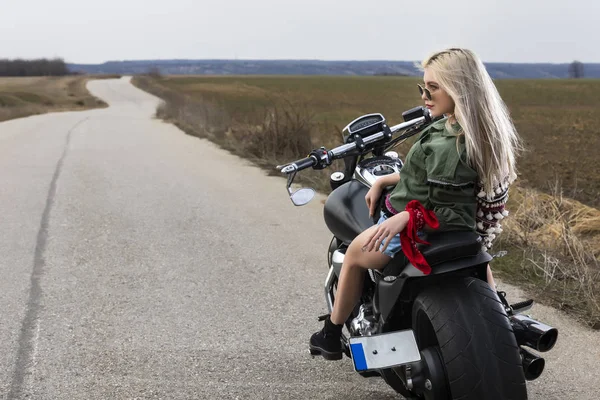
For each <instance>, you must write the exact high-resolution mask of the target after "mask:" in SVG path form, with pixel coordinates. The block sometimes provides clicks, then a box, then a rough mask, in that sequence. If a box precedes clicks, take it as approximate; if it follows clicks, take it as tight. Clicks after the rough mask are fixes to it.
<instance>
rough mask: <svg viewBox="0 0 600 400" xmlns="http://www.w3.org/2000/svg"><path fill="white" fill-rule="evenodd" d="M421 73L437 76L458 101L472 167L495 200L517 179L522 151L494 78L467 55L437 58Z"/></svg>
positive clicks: (445, 54) (454, 53)
mask: <svg viewBox="0 0 600 400" xmlns="http://www.w3.org/2000/svg"><path fill="white" fill-rule="evenodd" d="M422 67H423V69H425V68H428V69H429V70H430V71H431V72H433V74H434V76H435V79H436V80H437V82H438V83H439V85H440V87H441V88H443V89H444V90H445V91H446V92H447V93H448V95H449V96H450V97H451V98H452V100H453V101H454V118H455V119H456V121H457V122H458V123H459V125H460V126H461V128H462V130H463V132H464V137H465V146H466V149H467V157H468V161H469V163H470V164H471V166H472V167H473V168H474V169H475V170H476V171H477V174H478V175H479V181H480V184H481V185H482V186H483V189H484V191H485V192H486V194H487V195H488V197H493V194H494V188H496V187H497V186H501V187H502V188H506V187H508V185H509V184H510V183H512V182H513V181H514V180H515V179H516V178H517V170H516V157H517V154H518V152H519V151H520V150H521V149H522V147H521V142H520V139H519V136H518V134H517V131H516V129H515V126H514V125H513V122H512V120H511V118H510V114H509V112H508V108H507V107H506V104H504V101H502V98H501V97H500V94H499V93H498V90H497V89H496V86H495V85H494V82H493V81H492V78H490V76H489V74H488V73H487V70H486V69H485V66H484V65H483V63H482V62H481V60H480V59H479V57H477V55H475V53H473V52H472V51H470V50H466V49H457V48H452V49H447V50H443V51H440V52H437V53H435V54H433V55H432V56H430V57H429V58H427V59H426V60H425V61H423V64H422ZM448 123H450V118H449V121H448Z"/></svg>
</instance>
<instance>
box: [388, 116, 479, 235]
mask: <svg viewBox="0 0 600 400" xmlns="http://www.w3.org/2000/svg"><path fill="white" fill-rule="evenodd" d="M446 122H447V118H444V119H442V120H440V121H436V122H434V123H433V124H431V125H429V126H428V127H427V128H425V129H424V130H423V132H421V135H420V136H419V139H418V140H417V142H416V143H415V144H414V145H413V146H412V148H411V149H410V151H409V152H408V155H407V156H406V160H405V163H404V166H403V167H402V169H401V170H400V181H399V182H398V184H397V185H396V187H395V188H394V190H393V191H392V193H391V196H390V202H391V204H392V206H393V207H394V208H395V209H396V210H398V211H403V210H404V209H405V208H406V205H407V204H408V202H409V201H411V200H418V201H419V202H420V203H421V204H423V206H424V207H425V208H426V209H429V210H433V211H434V212H435V215H436V216H437V218H438V220H439V222H440V227H439V229H438V230H439V231H442V230H444V231H448V230H475V213H476V210H477V197H476V193H475V184H476V181H477V172H476V171H475V170H474V169H473V168H471V167H470V166H469V165H468V163H467V153H466V148H465V143H464V139H465V138H464V136H463V135H457V134H456V133H455V132H452V131H450V130H448V128H446ZM452 129H454V130H456V131H458V130H459V129H460V126H458V125H457V124H456V125H453V127H452ZM457 142H458V143H457Z"/></svg>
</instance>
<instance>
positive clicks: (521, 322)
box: [509, 315, 558, 352]
mask: <svg viewBox="0 0 600 400" xmlns="http://www.w3.org/2000/svg"><path fill="white" fill-rule="evenodd" d="M509 319H510V324H511V325H512V328H513V332H514V333H515V337H516V338H517V343H518V344H519V346H527V347H531V348H532V349H535V350H537V351H541V352H545V351H548V350H550V349H552V348H553V347H554V345H555V344H556V340H557V339H558V330H557V329H556V328H553V327H551V326H548V325H545V324H542V323H541V322H538V321H536V320H534V319H531V318H529V317H526V316H524V315H511V316H510V317H509Z"/></svg>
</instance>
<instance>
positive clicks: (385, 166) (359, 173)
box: [354, 162, 400, 187]
mask: <svg viewBox="0 0 600 400" xmlns="http://www.w3.org/2000/svg"><path fill="white" fill-rule="evenodd" d="M383 170H387V171H389V173H387V174H384V175H379V176H378V175H376V174H375V173H376V172H379V171H383ZM398 173H400V168H399V166H398V165H397V164H396V165H390V164H389V163H386V162H382V163H381V164H378V165H374V166H370V167H368V168H361V167H359V166H357V167H356V169H355V170H354V179H356V180H358V181H359V182H361V183H362V184H364V185H366V186H367V187H371V186H373V184H374V183H375V181H376V180H377V179H380V178H382V177H384V176H388V175H392V174H398Z"/></svg>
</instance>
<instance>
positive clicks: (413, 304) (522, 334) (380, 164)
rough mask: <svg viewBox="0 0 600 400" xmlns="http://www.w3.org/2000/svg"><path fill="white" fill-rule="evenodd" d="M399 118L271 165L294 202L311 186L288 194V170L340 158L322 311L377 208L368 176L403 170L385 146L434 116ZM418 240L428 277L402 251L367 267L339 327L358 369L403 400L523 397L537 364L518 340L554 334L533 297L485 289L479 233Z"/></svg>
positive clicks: (379, 120) (371, 121) (541, 341)
mask: <svg viewBox="0 0 600 400" xmlns="http://www.w3.org/2000/svg"><path fill="white" fill-rule="evenodd" d="M402 116H403V118H404V121H405V122H403V123H401V124H399V125H396V126H392V127H390V126H388V125H387V123H386V120H385V118H384V117H383V115H381V114H368V115H364V116H362V117H359V118H357V119H355V120H354V121H352V122H351V123H350V124H348V126H346V127H345V128H344V130H343V134H344V141H345V144H343V145H341V146H339V147H336V148H334V149H331V150H327V149H325V148H323V147H321V148H319V149H315V150H313V151H312V152H311V153H310V154H309V156H308V157H306V158H303V159H301V160H298V161H295V162H293V163H290V164H286V165H281V166H278V167H277V168H278V169H279V170H281V172H282V173H284V174H286V175H287V176H288V183H287V190H288V193H289V195H290V199H291V200H292V202H293V203H294V204H295V205H297V206H301V205H304V204H307V203H308V202H309V201H310V200H311V199H312V198H313V196H314V191H313V190H312V189H307V188H303V189H300V190H297V191H295V192H292V190H291V185H292V182H293V180H294V177H295V175H296V173H297V172H298V171H301V170H303V169H307V168H314V169H323V168H326V167H328V166H330V165H331V164H332V162H333V161H334V160H337V159H343V163H344V170H343V171H338V172H334V173H333V174H331V179H330V184H331V189H332V192H331V193H330V194H329V196H328V198H327V201H326V202H325V207H324V217H325V223H326V224H327V227H328V228H329V230H330V231H331V232H332V233H333V239H332V240H331V243H330V245H329V252H328V264H329V265H328V268H329V271H328V273H327V278H326V282H325V299H326V302H327V307H328V308H329V311H330V312H331V310H332V309H333V304H334V303H335V296H336V288H337V282H338V277H339V276H340V272H341V269H342V263H343V260H344V254H345V251H346V249H347V248H348V246H349V244H350V242H351V241H352V240H353V239H354V238H355V237H356V236H358V234H360V233H361V232H362V231H364V230H365V229H367V228H369V227H371V226H372V225H374V224H375V223H376V221H377V216H378V215H379V210H380V208H381V202H380V204H379V205H378V210H377V212H376V213H375V214H374V217H373V219H371V218H370V217H369V210H368V208H367V206H366V203H365V195H366V193H367V191H368V190H369V188H370V187H371V186H372V184H373V182H375V180H376V179H378V178H380V177H381V176H384V175H387V174H395V173H399V171H400V169H401V168H402V165H403V163H402V161H401V160H400V159H399V158H398V154H397V153H395V152H393V151H389V150H390V149H392V148H393V147H394V146H396V145H397V144H399V143H400V142H402V141H404V140H406V139H407V138H408V137H410V136H413V135H415V134H416V133H418V132H420V131H421V130H422V129H423V128H425V127H426V126H427V125H428V124H430V123H432V122H433V121H432V119H431V116H430V114H429V110H427V109H425V108H423V107H415V108H413V109H411V110H408V111H406V112H404V113H403V114H402ZM391 189H392V188H387V190H391ZM385 194H386V192H384V194H383V195H382V199H383V198H384V197H385ZM424 239H425V240H426V241H427V242H429V243H430V245H421V244H419V245H418V246H419V249H420V251H421V252H422V254H423V255H424V257H425V259H426V260H427V261H428V263H429V265H430V266H431V267H432V272H431V273H430V274H429V275H424V274H423V273H422V272H421V271H420V270H418V269H417V268H415V267H413V266H412V265H411V264H410V263H409V261H408V260H407V258H406V257H405V256H404V254H403V253H402V252H399V253H398V254H397V255H396V257H394V259H392V261H391V262H390V263H389V264H388V265H387V266H386V267H385V268H384V269H383V270H382V271H381V272H379V271H377V270H368V272H366V273H368V276H369V278H367V279H365V280H364V287H363V291H362V296H361V299H360V301H359V303H358V305H357V306H356V308H355V309H354V311H353V313H352V315H351V316H350V317H349V318H348V320H347V321H346V324H345V326H346V329H347V330H348V333H349V335H342V341H343V348H344V353H345V354H346V355H347V356H348V357H350V358H351V359H352V361H353V364H354V368H355V370H356V372H357V373H359V374H360V375H362V376H364V377H373V376H381V377H382V378H383V379H384V380H385V382H386V383H387V384H389V385H390V386H391V387H392V388H393V389H394V390H396V391H397V392H398V393H400V394H401V395H403V396H404V397H406V398H409V399H435V400H439V399H463V400H467V399H473V400H483V399H513V400H521V399H526V398H527V388H526V380H533V379H536V378H538V377H539V376H540V374H541V373H542V371H543V369H544V365H545V361H544V359H543V358H540V357H539V356H538V355H536V354H534V353H533V352H532V351H531V350H528V349H526V347H527V348H529V349H533V350H536V351H539V352H545V351H548V350H550V349H552V347H553V346H554V344H555V343H556V340H557V337H558V331H557V330H556V329H555V328H552V327H549V326H547V325H544V324H542V323H540V322H538V321H535V320H533V319H531V318H529V317H528V316H526V315H524V314H522V313H523V312H524V311H526V310H527V309H529V308H531V306H532V303H533V302H532V301H527V302H522V303H520V304H514V305H512V306H511V305H509V304H508V302H507V301H506V299H505V298H504V296H503V295H499V294H498V293H496V291H495V290H492V288H491V287H490V286H489V285H488V283H487V275H486V270H487V265H488V263H489V262H490V261H491V260H492V258H493V257H492V256H491V255H490V254H488V252H486V251H485V250H483V248H482V241H481V237H480V235H479V234H478V233H476V232H443V233H430V234H429V235H427V236H425V237H424ZM325 317H326V316H324V317H320V319H321V320H322V319H324V318H325Z"/></svg>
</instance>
